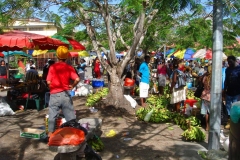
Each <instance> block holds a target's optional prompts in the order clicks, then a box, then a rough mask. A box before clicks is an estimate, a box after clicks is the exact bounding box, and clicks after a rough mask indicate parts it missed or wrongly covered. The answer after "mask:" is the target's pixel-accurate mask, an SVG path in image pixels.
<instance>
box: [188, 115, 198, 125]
mask: <svg viewBox="0 0 240 160" xmlns="http://www.w3.org/2000/svg"><path fill="white" fill-rule="evenodd" d="M186 121H187V123H190V125H191V126H201V121H200V120H199V119H198V118H196V117H194V116H190V117H188V118H187V119H186Z"/></svg>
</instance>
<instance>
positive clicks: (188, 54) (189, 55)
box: [183, 48, 196, 60]
mask: <svg viewBox="0 0 240 160" xmlns="http://www.w3.org/2000/svg"><path fill="white" fill-rule="evenodd" d="M195 52H196V50H195V49H192V48H188V49H187V50H186V52H185V53H184V57H183V59H187V60H192V59H194V58H192V55H193V54H194V53H195Z"/></svg>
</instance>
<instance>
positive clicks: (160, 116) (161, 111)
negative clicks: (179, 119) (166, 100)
mask: <svg viewBox="0 0 240 160" xmlns="http://www.w3.org/2000/svg"><path fill="white" fill-rule="evenodd" d="M152 109H153V113H152V115H151V117H150V120H149V122H153V123H161V122H169V121H170V119H171V118H172V113H171V112H170V111H169V110H168V109H166V108H151V107H148V108H143V107H141V108H139V109H138V110H137V112H136V116H137V118H138V119H139V120H141V121H143V120H144V117H145V116H146V114H147V113H148V112H150V111H151V110H152Z"/></svg>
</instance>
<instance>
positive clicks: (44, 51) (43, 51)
mask: <svg viewBox="0 0 240 160" xmlns="http://www.w3.org/2000/svg"><path fill="white" fill-rule="evenodd" d="M47 52H48V50H47V49H46V50H40V49H39V50H34V51H33V53H32V56H38V55H42V54H46V53H47Z"/></svg>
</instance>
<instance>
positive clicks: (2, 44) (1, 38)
mask: <svg viewBox="0 0 240 160" xmlns="http://www.w3.org/2000/svg"><path fill="white" fill-rule="evenodd" d="M58 46H66V47H68V45H67V44H66V43H63V42H61V41H60V40H58V39H54V38H50V37H47V36H43V35H39V34H33V33H28V32H22V31H9V32H5V33H3V34H1V35H0V51H15V50H23V49H41V50H45V49H57V47H58Z"/></svg>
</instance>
